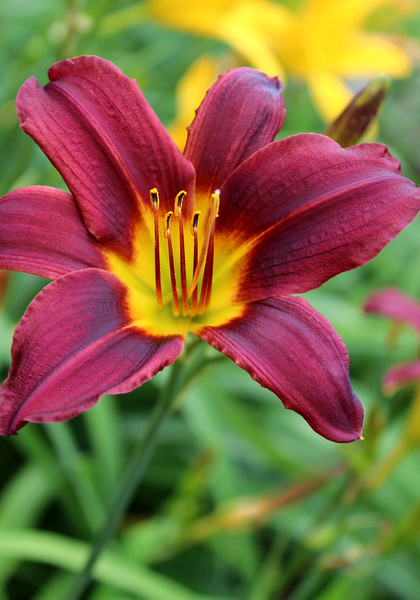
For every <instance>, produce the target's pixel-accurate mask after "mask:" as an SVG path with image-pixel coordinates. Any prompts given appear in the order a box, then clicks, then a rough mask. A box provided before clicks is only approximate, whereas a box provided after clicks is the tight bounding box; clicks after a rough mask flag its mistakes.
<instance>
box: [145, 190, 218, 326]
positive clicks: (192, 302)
mask: <svg viewBox="0 0 420 600" xmlns="http://www.w3.org/2000/svg"><path fill="white" fill-rule="evenodd" d="M185 196H186V192H185V191H183V190H182V191H181V192H179V193H178V194H177V196H176V198H175V205H174V211H169V212H168V213H166V215H165V218H164V235H165V239H166V240H167V246H168V260H169V272H170V278H171V289H172V300H173V313H174V316H175V317H178V316H179V315H180V314H181V313H182V316H184V317H185V316H187V315H190V316H191V317H195V316H196V315H202V314H203V313H204V311H205V310H206V309H207V308H208V306H209V304H210V300H211V293H212V282H213V262H214V230H215V224H216V218H217V217H218V214H219V203H220V191H219V190H216V191H215V193H214V194H212V196H211V205H210V210H209V214H208V218H207V225H206V228H205V235H204V241H203V244H202V247H201V251H200V254H199V252H198V220H199V218H200V215H201V212H200V211H195V212H194V213H193V216H192V221H191V234H192V235H193V238H194V248H193V271H192V273H193V276H192V281H191V283H190V285H189V286H188V283H187V269H186V262H185V261H186V258H185V254H186V253H185V238H184V222H183V215H182V202H183V200H184V197H185ZM150 202H151V204H152V208H153V211H154V242H155V287H156V302H157V305H158V307H159V308H162V306H163V298H162V278H161V249H160V242H159V216H158V211H159V192H158V190H157V189H156V188H153V189H152V190H150ZM172 216H175V217H177V218H178V231H179V273H180V280H181V281H180V284H181V303H180V300H179V296H178V285H177V279H176V271H175V261H174V252H173V247H172V236H171V228H170V222H171V217H172ZM162 254H163V253H162ZM203 268H204V273H203V280H202V285H201V293H200V298H198V282H199V278H200V275H201V273H202V270H203Z"/></svg>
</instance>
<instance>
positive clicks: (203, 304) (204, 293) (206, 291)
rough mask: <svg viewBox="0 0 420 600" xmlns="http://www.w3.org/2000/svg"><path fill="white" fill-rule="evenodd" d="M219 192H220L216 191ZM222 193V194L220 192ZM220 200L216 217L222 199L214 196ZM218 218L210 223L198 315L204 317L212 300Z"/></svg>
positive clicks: (217, 214)
mask: <svg viewBox="0 0 420 600" xmlns="http://www.w3.org/2000/svg"><path fill="white" fill-rule="evenodd" d="M216 191H217V192H218V191H219V190H216ZM219 193H220V192H219ZM213 196H216V197H217V199H218V203H217V206H216V217H218V216H219V202H220V197H219V195H218V194H216V193H215V194H213V195H212V199H213ZM216 217H214V219H213V220H212V221H211V223H210V229H211V231H210V241H209V247H208V250H207V258H206V266H205V267H204V275H203V285H202V286H201V294H200V303H199V305H198V314H199V315H202V314H203V312H204V311H205V310H207V308H208V306H209V304H210V300H211V291H212V284H213V262H214V230H215V228H216Z"/></svg>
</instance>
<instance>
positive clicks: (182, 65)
mask: <svg viewBox="0 0 420 600" xmlns="http://www.w3.org/2000/svg"><path fill="white" fill-rule="evenodd" d="M332 6H335V9H334V10H335V11H336V12H335V13H334V15H335V16H334V15H333V16H334V18H332V16H331V14H332V13H331V10H330V9H331V7H332ZM340 6H341V9H340V10H342V11H343V12H342V13H340V10H338V8H337V7H340ZM344 7H346V10H347V11H348V14H350V15H358V19H356V18H355V19H354V22H350V21H351V19H349V17H348V14H347V16H346V12H345V11H344ZM362 13H363V14H362ZM290 15H295V16H294V17H293V18H295V20H296V19H298V17H299V19H300V21H299V22H301V23H305V26H306V27H307V31H309V32H312V34H313V36H312V37H311V36H306V37H304V38H303V42H302V45H301V46H299V47H298V45H297V42H296V40H295V42H294V43H295V46H293V47H291V46H287V44H286V41H287V40H288V39H289V38H290V37H291V36H290V31H291V30H290V29H288V27H289V28H290V27H291V25H290V22H291V21H290V19H291V17H290ZM326 15H329V19H327V17H326ZM276 19H277V20H276ZM282 19H283V20H282ZM288 19H289V20H288ZM311 19H312V21H311ZM293 23H294V25H293V26H296V23H295V21H293ZM0 26H1V38H0V195H3V194H6V193H7V192H9V191H10V190H11V189H14V188H17V187H22V186H25V185H34V184H42V185H52V186H55V187H64V184H63V182H62V180H61V178H60V176H59V175H58V173H57V172H56V171H55V170H54V168H53V167H52V166H51V164H50V163H49V161H48V159H47V158H46V157H45V156H44V155H43V154H42V152H41V151H40V150H39V149H38V148H37V147H36V145H35V144H34V142H33V141H32V140H31V139H30V138H28V137H27V136H25V135H24V134H23V133H22V131H21V130H20V129H19V126H18V121H17V117H16V111H15V97H16V93H17V91H18V89H19V87H20V85H21V84H22V83H23V82H24V81H25V80H26V79H27V78H28V77H29V76H32V75H35V76H36V78H37V79H38V81H39V82H40V83H43V84H44V83H46V82H47V74H46V73H47V69H48V68H49V66H50V65H51V64H52V63H53V62H55V61H57V60H59V59H62V58H66V57H69V56H75V55H80V54H97V55H99V56H102V57H104V58H107V59H109V60H112V61H113V62H115V63H116V64H117V66H119V67H120V68H121V69H122V70H123V72H124V73H125V74H127V75H128V76H130V77H132V78H136V80H137V82H138V84H139V86H140V88H141V89H142V90H143V92H144V94H145V96H146V98H147V100H148V101H149V103H150V104H151V105H152V107H153V108H154V110H155V111H156V113H157V115H158V116H159V118H160V119H161V120H162V122H163V123H164V124H165V125H166V126H168V128H169V130H170V131H171V133H172V134H173V136H174V139H176V140H177V142H178V143H179V144H182V136H183V130H184V127H185V125H188V119H190V120H191V118H192V117H193V108H194V106H196V105H197V104H198V102H199V100H200V98H201V97H202V95H203V93H204V91H205V89H206V88H207V87H208V86H209V85H210V84H211V82H212V81H214V79H215V78H216V76H217V74H218V73H220V72H222V71H224V70H226V69H228V68H230V67H232V66H237V65H241V64H251V65H252V66H261V68H262V65H264V64H265V65H267V67H266V70H267V71H269V70H270V69H277V71H276V72H280V73H282V74H283V75H284V76H285V78H286V89H285V92H284V97H285V104H286V108H287V116H286V122H285V125H284V127H283V129H282V131H281V132H280V134H279V138H283V137H285V136H286V135H291V134H294V133H298V132H308V131H315V132H318V133H322V131H323V130H324V129H325V127H326V124H327V123H328V115H330V114H331V115H332V114H333V113H334V111H335V113H336V114H337V112H339V111H340V110H341V109H342V108H343V106H342V104H341V105H340V102H341V103H342V102H343V101H344V98H345V95H346V93H350V90H353V91H354V92H355V91H358V90H359V89H360V88H361V87H362V86H363V85H364V84H365V83H366V81H367V80H368V78H369V72H367V71H368V70H369V69H371V70H372V71H373V72H372V73H370V74H371V75H376V74H379V73H380V72H381V70H385V68H383V69H382V68H381V67H382V65H381V60H382V59H381V56H385V57H388V58H387V60H386V61H383V62H385V63H386V64H388V65H390V64H391V62H392V61H391V59H390V58H389V57H392V56H393V57H394V59H395V60H394V62H395V65H394V63H392V64H393V65H394V66H393V67H392V68H393V69H394V70H393V71H392V70H391V72H390V73H389V74H390V75H391V76H398V77H397V78H396V79H395V80H394V81H393V85H392V90H391V93H390V95H389V97H388V99H387V101H386V104H385V106H384V108H383V110H382V113H381V114H380V117H379V119H378V123H377V125H376V126H375V128H374V130H373V132H371V133H370V134H369V139H370V140H377V141H380V142H384V143H386V144H387V145H388V147H389V148H390V150H391V152H392V154H393V155H394V156H396V157H397V158H398V159H399V160H400V161H401V163H402V169H403V173H404V174H405V175H406V176H407V177H410V178H412V179H413V180H414V181H416V182H417V183H420V118H419V115H420V69H419V64H420V62H419V58H420V41H419V40H420V14H419V6H418V3H417V2H416V1H409V0H400V1H399V2H398V3H397V2H392V1H382V2H381V1H380V0H370V1H367V0H366V1H365V2H364V3H361V2H358V1H356V0H343V2H341V3H340V2H337V0H336V1H335V2H334V3H332V2H327V1H326V0H313V1H311V2H306V1H305V2H303V1H300V0H296V1H295V0H284V1H283V2H274V0H273V1H272V2H269V1H268V0H267V2H260V1H248V2H238V1H234V0H230V1H226V0H225V1H222V0H219V1H217V0H214V1H213V2H207V1H203V2H198V0H197V1H196V2H195V3H192V2H188V1H187V0H184V1H182V0H173V2H165V1H163V0H160V1H158V0H156V1H152V0H151V1H150V2H142V3H133V2H130V0H127V1H121V2H116V1H112V0H86V1H83V0H67V1H65V0H37V1H36V2H33V1H32V0H0ZM349 31H350V33H349ZM315 34H317V35H318V34H319V36H321V37H320V38H317V37H316V35H315ZM356 34H357V35H356ZM362 34H363V35H362ZM346 36H347V37H348V39H349V40H350V38H351V40H352V44H353V46H351V44H350V42H349V44H350V45H349V46H348V47H346V48H344V46H343V47H342V42H343V40H345V39H347V37H346ZM370 36H372V37H370ZM309 38H310V39H309ZM326 39H327V40H329V42H328V43H329V46H325V43H324V42H325V40H326ZM284 40H286V41H284ZM319 40H324V41H322V43H321V42H320V41H319ZM366 40H368V41H369V40H370V41H369V43H370V44H372V45H371V47H370V48H371V49H370V57H369V52H368V50H367V48H368V41H366ZM372 40H374V42H372ZM358 44H359V46H358ZM375 44H376V45H375ZM334 48H337V52H336V55H334ZM343 48H344V49H343ZM358 48H359V50H360V52H359V51H358ZM350 50H351V52H350ZM362 50H363V52H362ZM305 52H306V55H305ZM375 52H376V53H377V55H378V57H377V59H376V63H375V65H373V66H372V65H371V64H370V63H369V60H370V59H372V61H373V58H372V57H374V55H375ZM381 52H382V53H383V54H381ZM387 52H388V54H386V53H387ZM346 53H347V54H346ZM392 53H394V54H392ZM305 56H306V59H305ZM308 56H310V57H312V62H311V63H310V64H309V62H308ZM333 56H334V60H333ZM340 57H341V58H340ZM353 58H354V61H353V62H352V60H353ZM315 59H316V60H315ZM339 59H340V60H341V59H342V61H341V63H340V61H339ZM270 61H271V62H270ZM299 61H301V62H299ZM305 61H306V62H305ZM346 61H347V62H346ZM398 61H400V62H398ZM368 63H369V64H368ZM321 64H322V71H321V70H319V71H317V69H318V66H317V65H321ZM343 64H346V65H347V67H348V68H347V71H346V70H345V69H344V67H343ZM386 64H385V66H386ZM363 65H365V67H363ZM366 65H367V66H366ZM369 65H370V66H369ZM374 67H375V68H374ZM398 69H399V70H398ZM270 74H274V73H270ZM317 77H318V78H317ZM320 81H321V82H324V84H325V88H324V90H326V92H325V93H324V92H322V93H321V92H320V91H319V89H318V88H319V85H318V84H319V82H320ZM317 86H318V88H317ZM337 90H338V91H337ZM340 90H341V91H340ZM327 92H329V93H331V96H328V94H327ZM46 283H47V281H46V280H43V279H41V278H37V277H34V276H29V275H25V274H22V273H13V274H11V276H10V278H9V277H8V276H7V275H5V274H4V273H1V274H0V303H1V304H0V379H1V380H3V379H4V378H5V377H6V376H7V371H8V368H9V365H10V345H11V340H12V335H13V330H14V328H15V326H16V324H17V322H18V320H19V319H20V317H21V316H22V314H23V312H24V311H25V309H26V307H27V305H28V303H29V302H30V301H31V299H32V298H33V297H34V296H35V295H36V293H37V292H38V291H39V290H40V289H41V288H42V287H43V286H44V285H45V284H46ZM388 285H394V286H399V287H400V288H401V289H402V290H404V291H405V292H407V293H410V294H412V295H413V296H414V297H416V298H417V299H419V300H420V221H419V220H418V219H417V220H416V221H414V222H413V223H412V224H411V225H410V226H409V227H408V228H407V229H406V230H405V231H403V233H402V234H401V235H400V236H399V237H398V238H397V239H396V240H394V241H393V242H391V243H390V244H389V245H388V246H387V247H386V248H385V249H384V250H383V251H382V252H381V254H380V255H379V256H378V257H377V258H376V259H375V260H373V261H372V262H371V263H369V264H368V265H366V266H365V267H363V268H360V269H357V270H355V271H351V272H349V273H345V274H342V275H340V276H338V277H336V278H335V279H333V280H331V281H330V282H328V283H327V284H325V285H323V286H322V288H320V289H318V290H315V291H313V292H311V293H309V294H306V295H305V296H306V297H307V299H308V300H309V301H310V302H311V304H312V305H313V306H314V307H315V308H316V309H317V310H319V311H320V312H321V313H322V314H323V315H325V316H326V317H327V318H328V319H329V320H330V321H331V323H332V324H333V325H334V327H335V328H336V330H337V331H338V333H339V334H340V335H341V336H342V338H343V339H344V342H345V344H346V345H347V347H348V350H349V355H350V369H351V378H352V383H353V386H354V389H355V391H356V393H357V394H358V395H359V397H360V398H361V400H362V402H363V405H364V407H365V411H366V419H365V427H364V437H365V439H364V440H363V441H358V442H355V443H353V444H350V445H338V444H334V443H332V442H328V441H326V440H324V439H322V438H320V437H319V436H317V435H316V434H315V433H314V432H313V431H312V430H311V429H310V428H309V426H308V425H307V424H306V422H305V421H303V419H302V418H301V417H299V416H298V415H296V414H294V413H292V412H290V411H285V410H284V408H283V406H282V405H281V403H280V402H279V400H278V399H277V398H276V397H275V396H274V395H273V394H271V393H270V392H268V391H267V390H264V389H262V388H260V387H259V386H258V384H256V383H255V382H254V381H252V380H251V378H250V377H249V376H248V375H247V374H246V373H245V372H243V371H241V370H240V369H239V368H237V367H236V366H235V365H234V364H233V363H231V362H230V361H229V360H228V359H225V358H222V359H220V360H216V354H217V353H216V352H215V351H213V350H212V349H211V348H209V349H208V350H203V352H204V351H206V352H208V355H209V366H208V368H207V369H206V370H204V371H203V372H200V373H198V374H197V377H196V378H195V379H194V380H193V381H192V382H191V384H190V385H189V386H188V388H187V389H185V390H184V392H183V394H182V395H181V397H180V398H179V401H178V403H177V405H176V409H175V410H174V411H173V414H172V415H171V418H170V420H169V421H168V422H167V423H166V424H165V425H164V427H163V429H162V431H161V434H160V443H159V446H158V449H157V451H156V453H155V456H154V458H153V460H152V463H151V466H150V468H149V470H148V472H147V475H146V478H145V481H144V483H143V484H142V486H141V487H140V488H139V490H138V493H137V495H136V497H135V499H134V501H133V503H132V505H131V506H130V510H129V512H128V514H127V515H126V517H125V519H124V520H123V523H122V525H121V527H120V529H119V531H118V536H117V538H116V539H115V540H114V541H113V542H112V544H111V545H110V550H109V552H108V553H107V554H106V555H105V556H104V558H103V559H102V560H101V561H100V563H99V565H98V568H97V569H96V571H95V582H94V583H93V584H92V585H91V587H90V588H89V590H88V593H87V594H86V598H89V599H90V600H110V599H118V600H128V599H132V598H139V599H142V600H206V599H207V600H210V599H213V600H215V599H216V598H219V599H221V598H224V599H228V598H231V599H238V600H245V599H246V600H274V599H278V600H280V599H281V600H286V599H287V600H342V599H344V598H357V599H358V600H364V599H366V600H419V598H420V569H419V564H420V447H419V446H420V420H418V422H416V418H415V415H416V410H415V408H416V400H417V402H420V399H419V392H418V390H417V388H416V386H408V387H405V388H403V389H401V390H400V391H398V392H397V393H396V394H395V395H394V396H392V397H386V396H384V394H383V392H382V390H381V378H382V375H383V373H384V371H385V370H386V369H387V368H388V367H389V366H390V365H392V364H394V363H396V362H402V361H405V360H412V359H414V358H416V357H417V356H418V354H419V345H420V344H419V339H418V337H417V336H416V335H415V334H414V333H412V332H411V331H409V330H408V329H404V328H402V329H401V328H400V329H398V330H397V329H396V328H395V326H393V325H392V324H391V323H390V322H389V321H386V320H385V319H381V318H379V317H374V316H368V315H365V314H364V313H363V311H362V306H363V303H364V301H365V299H366V298H367V297H368V295H369V294H370V293H372V292H373V291H374V290H376V289H378V288H381V287H384V286H388ZM303 368H304V366H303ZM167 371H168V370H167ZM167 371H165V372H163V373H160V374H159V375H158V376H157V377H155V379H153V380H152V381H150V382H148V383H146V384H144V385H143V386H142V387H141V388H140V389H138V390H136V391H134V392H132V393H130V394H127V395H123V396H118V397H105V398H103V399H102V400H101V401H100V402H99V403H98V405H97V406H96V407H95V408H94V409H92V410H91V411H89V412H87V413H85V414H83V415H81V416H79V417H77V418H76V419H74V420H73V421H71V422H68V423H62V424H54V425H45V426H42V425H32V424H29V425H27V426H25V428H24V429H22V431H21V432H20V433H19V435H18V436H17V437H13V438H7V439H5V438H2V439H0V486H1V487H0V492H1V493H0V600H26V599H28V598H31V599H33V600H64V599H65V598H66V594H67V593H68V590H69V586H70V585H71V582H72V579H73V577H74V575H73V574H72V573H73V572H74V571H75V570H77V569H78V568H80V566H81V563H82V561H83V557H85V554H86V551H87V546H88V544H89V542H90V541H91V539H92V537H93V536H94V535H95V533H96V532H98V530H99V529H100V528H101V526H102V525H103V523H104V521H105V519H106V515H107V510H108V509H109V506H110V502H111V500H112V497H113V494H114V493H115V490H116V489H117V487H118V481H119V479H120V477H121V474H122V472H123V470H124V466H125V464H126V463H127V460H128V457H129V455H130V450H131V448H132V446H133V445H134V443H135V441H136V440H137V439H138V437H139V436H141V434H142V432H143V431H144V429H145V427H146V424H147V419H148V416H149V414H150V409H151V407H152V406H153V405H154V403H155V400H156V398H157V395H158V393H159V389H160V387H161V386H162V385H163V384H164V382H165V380H166V378H167V377H168V372H167ZM419 413H420V411H417V416H418V414H419ZM409 425H410V437H409V438H408V437H407V431H408V426H409ZM408 439H409V442H407V440H408Z"/></svg>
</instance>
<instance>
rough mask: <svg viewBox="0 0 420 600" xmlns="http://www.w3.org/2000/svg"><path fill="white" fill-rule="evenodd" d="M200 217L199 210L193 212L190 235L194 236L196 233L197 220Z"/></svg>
mask: <svg viewBox="0 0 420 600" xmlns="http://www.w3.org/2000/svg"><path fill="white" fill-rule="evenodd" d="M200 215H201V210H195V211H194V212H193V216H192V222H191V233H192V235H194V234H195V232H196V231H197V227H198V219H199V217H200Z"/></svg>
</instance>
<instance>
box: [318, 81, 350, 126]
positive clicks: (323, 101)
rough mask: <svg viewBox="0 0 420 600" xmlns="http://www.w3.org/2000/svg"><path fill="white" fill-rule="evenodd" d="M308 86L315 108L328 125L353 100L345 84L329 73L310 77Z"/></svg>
mask: <svg viewBox="0 0 420 600" xmlns="http://www.w3.org/2000/svg"><path fill="white" fill-rule="evenodd" d="M308 85H309V89H310V92H311V95H312V99H313V102H314V104H315V107H316V108H317V109H318V111H319V113H320V115H321V116H322V117H323V119H324V120H325V122H327V123H328V122H330V121H333V120H334V119H335V118H336V117H337V116H338V115H339V114H340V113H341V112H342V111H343V110H344V108H345V107H346V106H347V104H348V103H349V102H350V100H351V98H352V93H351V91H350V89H349V88H348V87H347V86H346V85H345V83H344V82H343V81H342V80H341V79H340V78H339V77H337V76H336V75H334V74H332V73H328V71H323V72H318V73H314V74H313V75H310V76H309V77H308Z"/></svg>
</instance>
